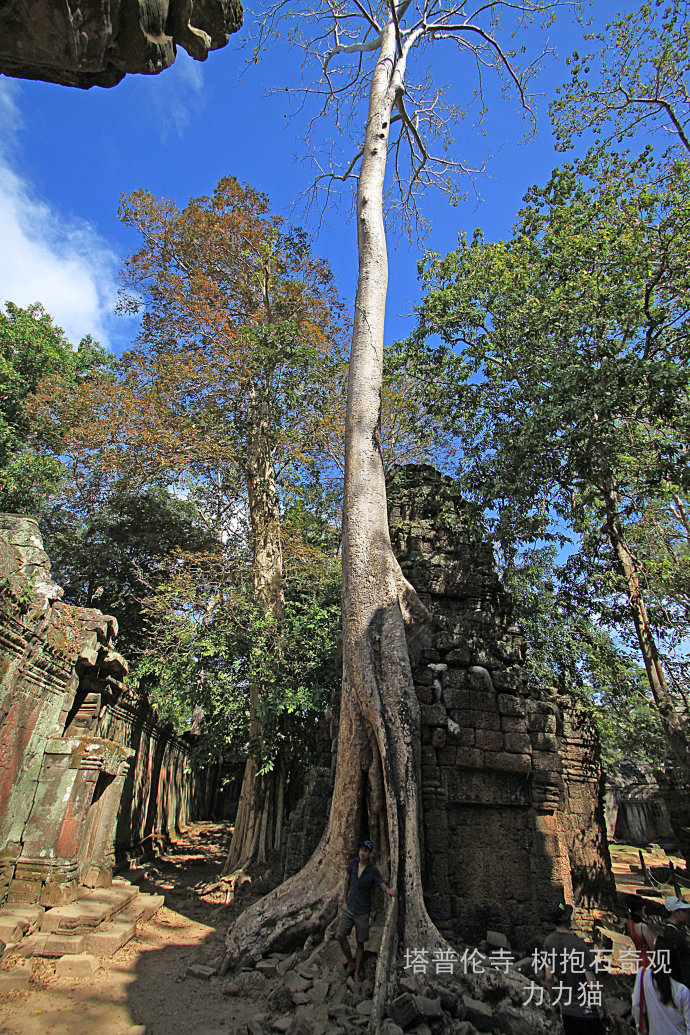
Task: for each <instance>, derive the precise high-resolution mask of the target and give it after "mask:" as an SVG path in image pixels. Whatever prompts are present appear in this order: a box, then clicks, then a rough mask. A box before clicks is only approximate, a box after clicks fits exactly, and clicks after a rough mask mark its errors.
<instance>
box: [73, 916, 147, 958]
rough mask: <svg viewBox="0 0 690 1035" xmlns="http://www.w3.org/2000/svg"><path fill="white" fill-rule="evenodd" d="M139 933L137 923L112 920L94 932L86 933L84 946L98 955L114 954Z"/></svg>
mask: <svg viewBox="0 0 690 1035" xmlns="http://www.w3.org/2000/svg"><path fill="white" fill-rule="evenodd" d="M136 933H137V929H136V924H133V923H131V922H130V923H128V922H127V921H126V920H122V921H118V920H117V919H115V920H112V921H111V922H110V923H108V924H105V925H104V926H103V927H101V928H99V930H97V931H94V932H93V934H86V935H84V948H85V949H86V950H87V951H88V952H93V953H95V954H96V956H113V955H114V954H115V953H116V952H117V950H118V949H121V948H122V946H123V945H126V944H127V942H129V941H131V940H132V938H133V937H134V936H135V934H136Z"/></svg>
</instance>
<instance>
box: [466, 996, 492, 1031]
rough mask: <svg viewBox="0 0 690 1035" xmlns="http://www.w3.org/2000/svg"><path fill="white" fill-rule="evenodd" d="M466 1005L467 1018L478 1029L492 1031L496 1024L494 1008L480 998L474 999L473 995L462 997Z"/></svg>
mask: <svg viewBox="0 0 690 1035" xmlns="http://www.w3.org/2000/svg"><path fill="white" fill-rule="evenodd" d="M462 1001H463V1004H464V1007H465V1018H466V1019H467V1020H468V1021H469V1022H470V1024H473V1025H474V1027H475V1028H476V1029H477V1031H492V1030H493V1026H494V1015H493V1010H492V1009H491V1007H490V1006H488V1005H487V1003H482V1002H480V1000H479V999H472V997H471V996H468V995H465V996H463V997H462Z"/></svg>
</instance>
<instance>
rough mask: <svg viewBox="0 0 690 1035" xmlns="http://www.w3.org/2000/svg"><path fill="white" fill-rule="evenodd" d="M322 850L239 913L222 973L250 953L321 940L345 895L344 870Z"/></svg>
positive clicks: (231, 930) (262, 953)
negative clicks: (306, 940) (343, 886)
mask: <svg viewBox="0 0 690 1035" xmlns="http://www.w3.org/2000/svg"><path fill="white" fill-rule="evenodd" d="M319 853H320V849H317V851H316V853H315V854H314V855H313V856H312V858H311V860H310V861H309V863H307V865H306V866H305V867H304V869H303V870H301V871H300V872H299V873H296V874H295V875H294V877H290V879H289V880H287V881H286V882H285V883H284V884H281V885H280V886H279V887H277V888H275V889H274V890H273V891H270V892H269V893H268V895H265V896H264V897H263V898H262V899H259V901H258V902H255V903H254V904H253V905H251V906H250V907H249V908H248V909H246V910H245V911H244V913H242V915H241V916H240V917H238V919H237V921H236V922H235V923H234V924H233V926H232V927H231V929H230V930H229V931H228V934H227V937H226V943H225V945H226V948H225V957H224V959H223V963H222V966H221V969H220V973H221V974H225V973H227V971H228V970H230V969H231V968H232V969H234V968H235V967H237V966H238V964H239V963H240V962H241V961H243V960H245V959H246V958H247V957H254V958H256V957H258V956H262V955H266V954H267V953H269V952H272V951H276V952H279V951H284V950H286V949H287V948H291V947H292V946H293V945H294V944H295V943H299V944H302V945H303V944H304V941H305V939H306V938H309V937H314V938H316V939H320V938H321V937H322V935H323V932H324V931H325V930H326V927H327V926H328V924H329V923H330V922H331V921H332V920H333V918H334V916H335V914H336V911H337V906H338V900H339V897H340V895H341V894H342V868H341V866H339V865H337V864H335V863H334V861H333V860H332V859H331V858H329V856H328V855H327V854H325V853H324V854H319Z"/></svg>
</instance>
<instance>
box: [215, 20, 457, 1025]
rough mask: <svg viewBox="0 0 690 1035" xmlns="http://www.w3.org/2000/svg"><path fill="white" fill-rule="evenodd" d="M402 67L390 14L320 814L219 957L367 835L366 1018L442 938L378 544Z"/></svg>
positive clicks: (325, 882)
mask: <svg viewBox="0 0 690 1035" xmlns="http://www.w3.org/2000/svg"><path fill="white" fill-rule="evenodd" d="M403 73H404V66H403V64H402V62H401V61H400V60H399V59H398V61H397V63H396V45H395V27H394V25H393V23H392V22H390V23H389V24H388V25H387V27H386V28H385V29H384V32H383V37H382V44H381V49H380V53H379V58H378V62H377V65H376V68H375V71H374V74H373V77H372V81H371V87H370V94H369V113H368V120H367V127H366V136H365V142H364V150H363V158H362V165H361V170H360V176H359V184H358V193H357V240H358V246H359V279H358V287H357V300H356V303H355V320H354V332H353V339H352V351H351V357H350V371H349V384H348V399H347V416H346V432H345V434H346V440H345V458H346V459H345V495H344V505H343V692H342V699H341V712H340V726H339V733H338V754H337V764H336V775H335V787H334V792H333V800H332V805H331V814H330V820H329V825H328V829H327V831H326V833H325V835H324V837H323V839H322V841H321V844H320V846H319V848H318V849H317V851H316V852H315V853H314V855H313V856H312V858H311V860H310V861H309V863H308V864H307V866H306V867H305V868H304V869H303V870H302V871H301V872H300V873H298V874H296V875H295V876H294V877H292V878H291V879H290V880H288V881H287V882H286V883H285V884H284V885H282V886H281V887H280V888H277V889H276V891H274V892H272V893H271V895H269V896H267V897H266V898H265V899H263V900H262V901H261V902H258V903H256V905H255V906H253V907H252V908H251V909H250V910H247V911H246V912H245V913H244V914H243V915H242V917H241V918H240V920H239V921H238V922H237V924H236V925H235V926H234V928H233V929H232V930H231V931H230V932H229V934H228V940H227V950H228V956H227V959H228V961H236V960H238V959H239V958H241V956H242V955H243V954H244V953H246V952H248V951H250V949H251V950H252V951H256V948H257V944H258V945H259V946H261V947H262V948H264V946H266V945H276V944H283V945H284V944H286V939H287V938H288V937H290V936H292V937H293V938H302V939H303V938H304V936H305V935H306V934H316V933H317V932H319V931H321V930H323V928H324V926H325V925H326V923H327V922H328V921H329V920H330V919H331V918H332V917H333V916H334V915H335V912H336V909H337V903H338V899H339V895H340V892H341V889H342V881H343V875H344V863H345V860H346V859H347V857H348V855H352V854H354V852H355V850H356V847H357V844H358V841H359V839H360V838H361V837H362V836H363V835H364V834H365V833H369V834H370V835H371V836H372V838H374V840H375V842H376V845H375V847H376V849H377V851H378V854H379V857H380V858H381V859H383V860H385V861H387V862H388V864H389V867H390V873H389V874H388V875H386V876H388V882H389V883H390V884H391V885H392V886H393V887H395V888H396V889H397V897H396V898H395V899H394V900H392V901H391V902H389V903H388V904H387V906H386V916H385V921H384V929H383V934H382V939H381V950H380V953H379V959H378V965H377V971H376V981H375V989H374V1009H373V1012H372V1026H373V1027H375V1026H376V1024H377V1023H378V1020H380V1017H381V1015H382V1010H383V1004H384V1000H385V996H386V988H387V981H388V975H389V971H390V967H391V965H392V963H393V962H394V960H395V954H396V950H397V946H398V944H401V943H404V944H406V945H408V946H409V945H424V946H425V947H427V948H428V949H429V950H433V949H434V948H436V947H442V946H443V945H444V941H443V939H442V938H441V936H440V935H439V934H438V932H437V931H436V929H435V927H434V926H433V924H432V922H431V920H430V919H429V916H428V914H427V911H426V907H425V905H424V900H423V894H422V873H421V860H422V846H421V822H420V819H421V817H420V763H419V728H420V716H419V705H418V701H417V697H416V694H415V690H414V685H413V680H412V671H411V667H410V661H409V654H408V649H407V643H406V627H408V628H411V627H412V625H413V623H414V621H415V620H418V621H422V622H423V621H425V620H426V618H427V616H426V612H425V610H424V608H423V607H422V606H421V604H420V603H419V601H418V600H417V597H416V594H415V592H414V590H413V589H412V587H411V586H410V585H409V583H407V582H406V580H405V579H404V577H403V575H402V572H401V570H400V567H399V566H398V563H397V561H396V559H395V557H394V555H393V550H392V548H391V543H390V537H389V532H388V517H387V508H386V487H385V476H384V468H383V459H382V454H381V440H380V406H381V384H382V369H383V324H384V312H385V304H386V291H387V279H388V261H387V253H386V238H385V231H384V222H383V181H384V175H385V168H386V153H387V143H388V133H389V127H390V120H391V114H392V110H393V106H394V104H395V101H396V97H397V94H398V92H399V91H400V90H402V85H403V81H402V80H403ZM367 802H369V809H366V803H367ZM377 803H378V808H379V811H378V812H377V813H376V814H375V813H374V811H373V810H374V809H377ZM264 951H265V950H264Z"/></svg>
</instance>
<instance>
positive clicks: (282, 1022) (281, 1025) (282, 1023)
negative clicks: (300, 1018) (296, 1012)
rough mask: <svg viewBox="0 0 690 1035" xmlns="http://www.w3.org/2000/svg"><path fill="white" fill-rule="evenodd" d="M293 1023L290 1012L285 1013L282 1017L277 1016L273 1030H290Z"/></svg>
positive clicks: (272, 1026)
mask: <svg viewBox="0 0 690 1035" xmlns="http://www.w3.org/2000/svg"><path fill="white" fill-rule="evenodd" d="M291 1024H292V1015H291V1014H289V1013H286V1014H283V1016H282V1017H277V1018H276V1020H275V1021H274V1022H273V1024H272V1025H271V1029H272V1030H273V1031H288V1030H289V1029H290V1026H291Z"/></svg>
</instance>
